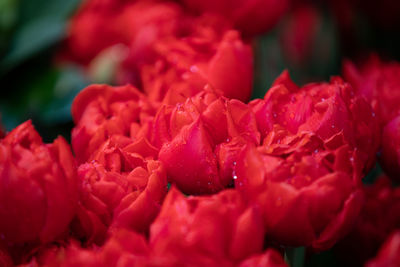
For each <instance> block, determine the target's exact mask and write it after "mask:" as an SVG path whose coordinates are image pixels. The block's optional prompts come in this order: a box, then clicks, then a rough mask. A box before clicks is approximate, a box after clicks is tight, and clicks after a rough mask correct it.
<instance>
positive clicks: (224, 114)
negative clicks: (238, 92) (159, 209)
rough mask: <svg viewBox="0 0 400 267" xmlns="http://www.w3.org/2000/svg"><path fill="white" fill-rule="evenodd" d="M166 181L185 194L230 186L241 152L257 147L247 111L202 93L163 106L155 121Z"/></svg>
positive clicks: (234, 102) (252, 121)
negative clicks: (247, 147)
mask: <svg viewBox="0 0 400 267" xmlns="http://www.w3.org/2000/svg"><path fill="white" fill-rule="evenodd" d="M153 124H154V125H153V133H154V134H155V135H153V137H149V139H150V140H156V141H158V142H159V143H157V144H155V146H158V147H161V149H160V153H159V159H160V160H161V161H162V162H163V163H164V164H165V166H166V169H167V174H168V177H169V181H170V182H171V183H174V184H176V185H177V186H178V187H179V189H181V190H182V191H183V192H184V193H187V194H204V193H213V192H217V191H219V190H221V189H223V188H225V187H226V186H228V185H229V183H230V182H232V177H233V166H234V165H235V164H236V163H235V161H236V156H237V153H238V152H239V150H240V148H241V147H242V146H243V145H244V144H246V143H248V142H251V143H255V144H258V143H259V133H258V131H257V126H256V121H255V118H254V115H253V114H252V112H251V110H250V109H249V107H248V106H247V105H245V104H243V103H242V102H240V101H238V100H228V99H226V98H224V97H220V96H218V95H216V94H215V93H211V92H206V91H204V92H201V93H199V94H198V95H196V96H195V97H192V98H189V99H187V100H186V102H185V103H179V104H177V105H176V106H172V107H170V106H169V107H168V106H166V107H164V108H161V109H160V111H159V112H158V114H157V116H156V118H155V120H154V122H153Z"/></svg>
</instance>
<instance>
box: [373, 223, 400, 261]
mask: <svg viewBox="0 0 400 267" xmlns="http://www.w3.org/2000/svg"><path fill="white" fill-rule="evenodd" d="M399 263H400V232H399V230H397V231H395V232H393V233H392V235H391V236H390V237H389V238H388V239H387V240H386V242H385V244H383V246H382V247H381V249H380V250H379V253H378V255H377V256H376V257H375V258H374V259H372V260H370V261H369V262H368V263H367V264H366V265H365V266H366V267H390V266H399Z"/></svg>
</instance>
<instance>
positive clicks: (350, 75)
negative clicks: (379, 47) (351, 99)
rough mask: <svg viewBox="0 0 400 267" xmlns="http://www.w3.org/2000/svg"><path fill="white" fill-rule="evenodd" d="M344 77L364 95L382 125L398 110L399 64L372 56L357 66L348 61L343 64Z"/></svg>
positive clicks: (399, 89)
mask: <svg viewBox="0 0 400 267" xmlns="http://www.w3.org/2000/svg"><path fill="white" fill-rule="evenodd" d="M343 75H344V77H345V79H346V80H347V81H348V82H349V83H350V84H351V85H352V86H353V87H354V88H355V89H356V92H357V93H358V94H360V95H362V96H364V97H365V98H366V99H367V100H368V102H369V103H370V104H371V106H372V107H373V109H374V111H375V112H376V113H377V114H378V115H379V117H380V119H381V122H382V125H385V124H387V123H388V122H389V121H390V120H392V119H393V118H394V117H395V116H397V115H398V114H399V112H400V64H399V63H397V62H387V63H386V62H382V61H381V60H380V59H379V58H378V57H376V56H372V57H371V58H370V59H369V60H368V61H367V62H366V63H365V64H363V65H362V66H361V67H359V68H357V67H356V66H355V65H354V64H353V63H351V62H350V61H346V62H345V63H344V66H343Z"/></svg>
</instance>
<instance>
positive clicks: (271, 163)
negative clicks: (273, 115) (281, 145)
mask: <svg viewBox="0 0 400 267" xmlns="http://www.w3.org/2000/svg"><path fill="white" fill-rule="evenodd" d="M307 139H308V137H307V136H305V137H302V139H301V140H300V141H298V143H299V144H300V143H307V146H313V145H314V144H312V143H313V142H314V141H313V140H312V139H314V138H312V139H310V140H307ZM317 140H318V139H317ZM318 142H321V141H320V140H319V141H318ZM316 147H317V148H316V150H317V151H319V150H323V146H316ZM299 150H300V151H299V152H297V151H296V152H293V153H290V154H288V156H286V157H282V156H276V155H271V154H269V153H266V151H265V148H264V147H259V149H256V148H255V147H252V146H249V147H247V148H246V149H244V150H243V152H242V154H241V155H240V156H239V157H238V161H237V162H238V163H237V165H236V168H235V170H236V175H237V179H236V181H235V185H236V187H237V188H238V189H239V190H241V191H242V192H243V193H244V195H245V196H246V198H247V199H248V200H249V201H250V202H251V203H256V204H257V205H259V206H260V207H261V209H262V211H263V214H264V220H265V229H266V230H267V231H268V237H269V239H271V240H272V241H275V242H278V243H280V244H284V245H289V246H312V247H313V248H314V249H316V250H325V249H328V248H330V247H331V246H333V245H334V244H335V242H336V241H337V240H339V239H340V238H342V237H343V236H344V235H345V234H346V233H347V232H348V231H349V230H350V229H351V227H352V225H353V223H354V222H355V220H356V218H357V216H358V214H359V211H360V209H361V206H362V204H363V197H362V192H361V190H360V189H358V187H357V184H358V183H359V181H357V180H353V177H352V168H353V166H352V164H354V163H353V162H350V160H349V158H351V157H354V154H353V151H351V150H348V147H346V146H343V147H340V148H338V149H336V150H334V151H321V152H312V151H314V150H312V151H307V150H306V151H301V150H302V148H301V147H300V148H299Z"/></svg>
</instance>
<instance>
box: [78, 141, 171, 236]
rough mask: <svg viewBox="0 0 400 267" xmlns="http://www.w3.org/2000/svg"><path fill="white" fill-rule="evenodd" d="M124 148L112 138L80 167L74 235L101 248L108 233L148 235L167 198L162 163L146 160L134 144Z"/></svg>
mask: <svg viewBox="0 0 400 267" xmlns="http://www.w3.org/2000/svg"><path fill="white" fill-rule="evenodd" d="M117 141H118V140H117ZM123 147H125V148H124V149H122V148H121V147H120V145H119V144H118V142H115V138H112V139H110V140H108V141H107V142H105V143H104V144H103V145H102V146H101V147H100V148H99V150H98V152H97V153H95V154H93V155H92V157H91V158H90V160H89V162H88V163H85V164H82V165H81V166H79V169H78V177H79V178H80V182H81V191H80V204H79V209H78V216H77V219H76V221H75V231H76V232H77V234H78V236H81V237H84V238H86V239H87V242H88V243H91V242H92V241H94V242H96V243H98V244H99V243H100V244H101V243H102V242H103V240H104V238H105V236H106V234H107V232H109V231H113V230H114V229H119V228H127V229H130V230H135V231H140V232H147V231H148V228H149V225H150V223H151V222H152V221H153V220H154V218H155V217H156V216H157V214H158V212H159V209H160V206H161V203H162V200H163V198H164V196H165V194H166V191H167V181H166V175H165V170H164V168H163V166H162V165H161V163H160V162H159V161H154V160H151V159H149V160H146V159H145V158H144V156H145V155H144V153H143V151H137V149H136V148H137V147H136V146H135V143H132V142H131V143H130V145H128V146H126V145H125V144H124V145H123ZM138 152H141V153H140V154H139V153H138ZM147 156H150V158H152V155H147ZM109 227H110V229H109Z"/></svg>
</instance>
